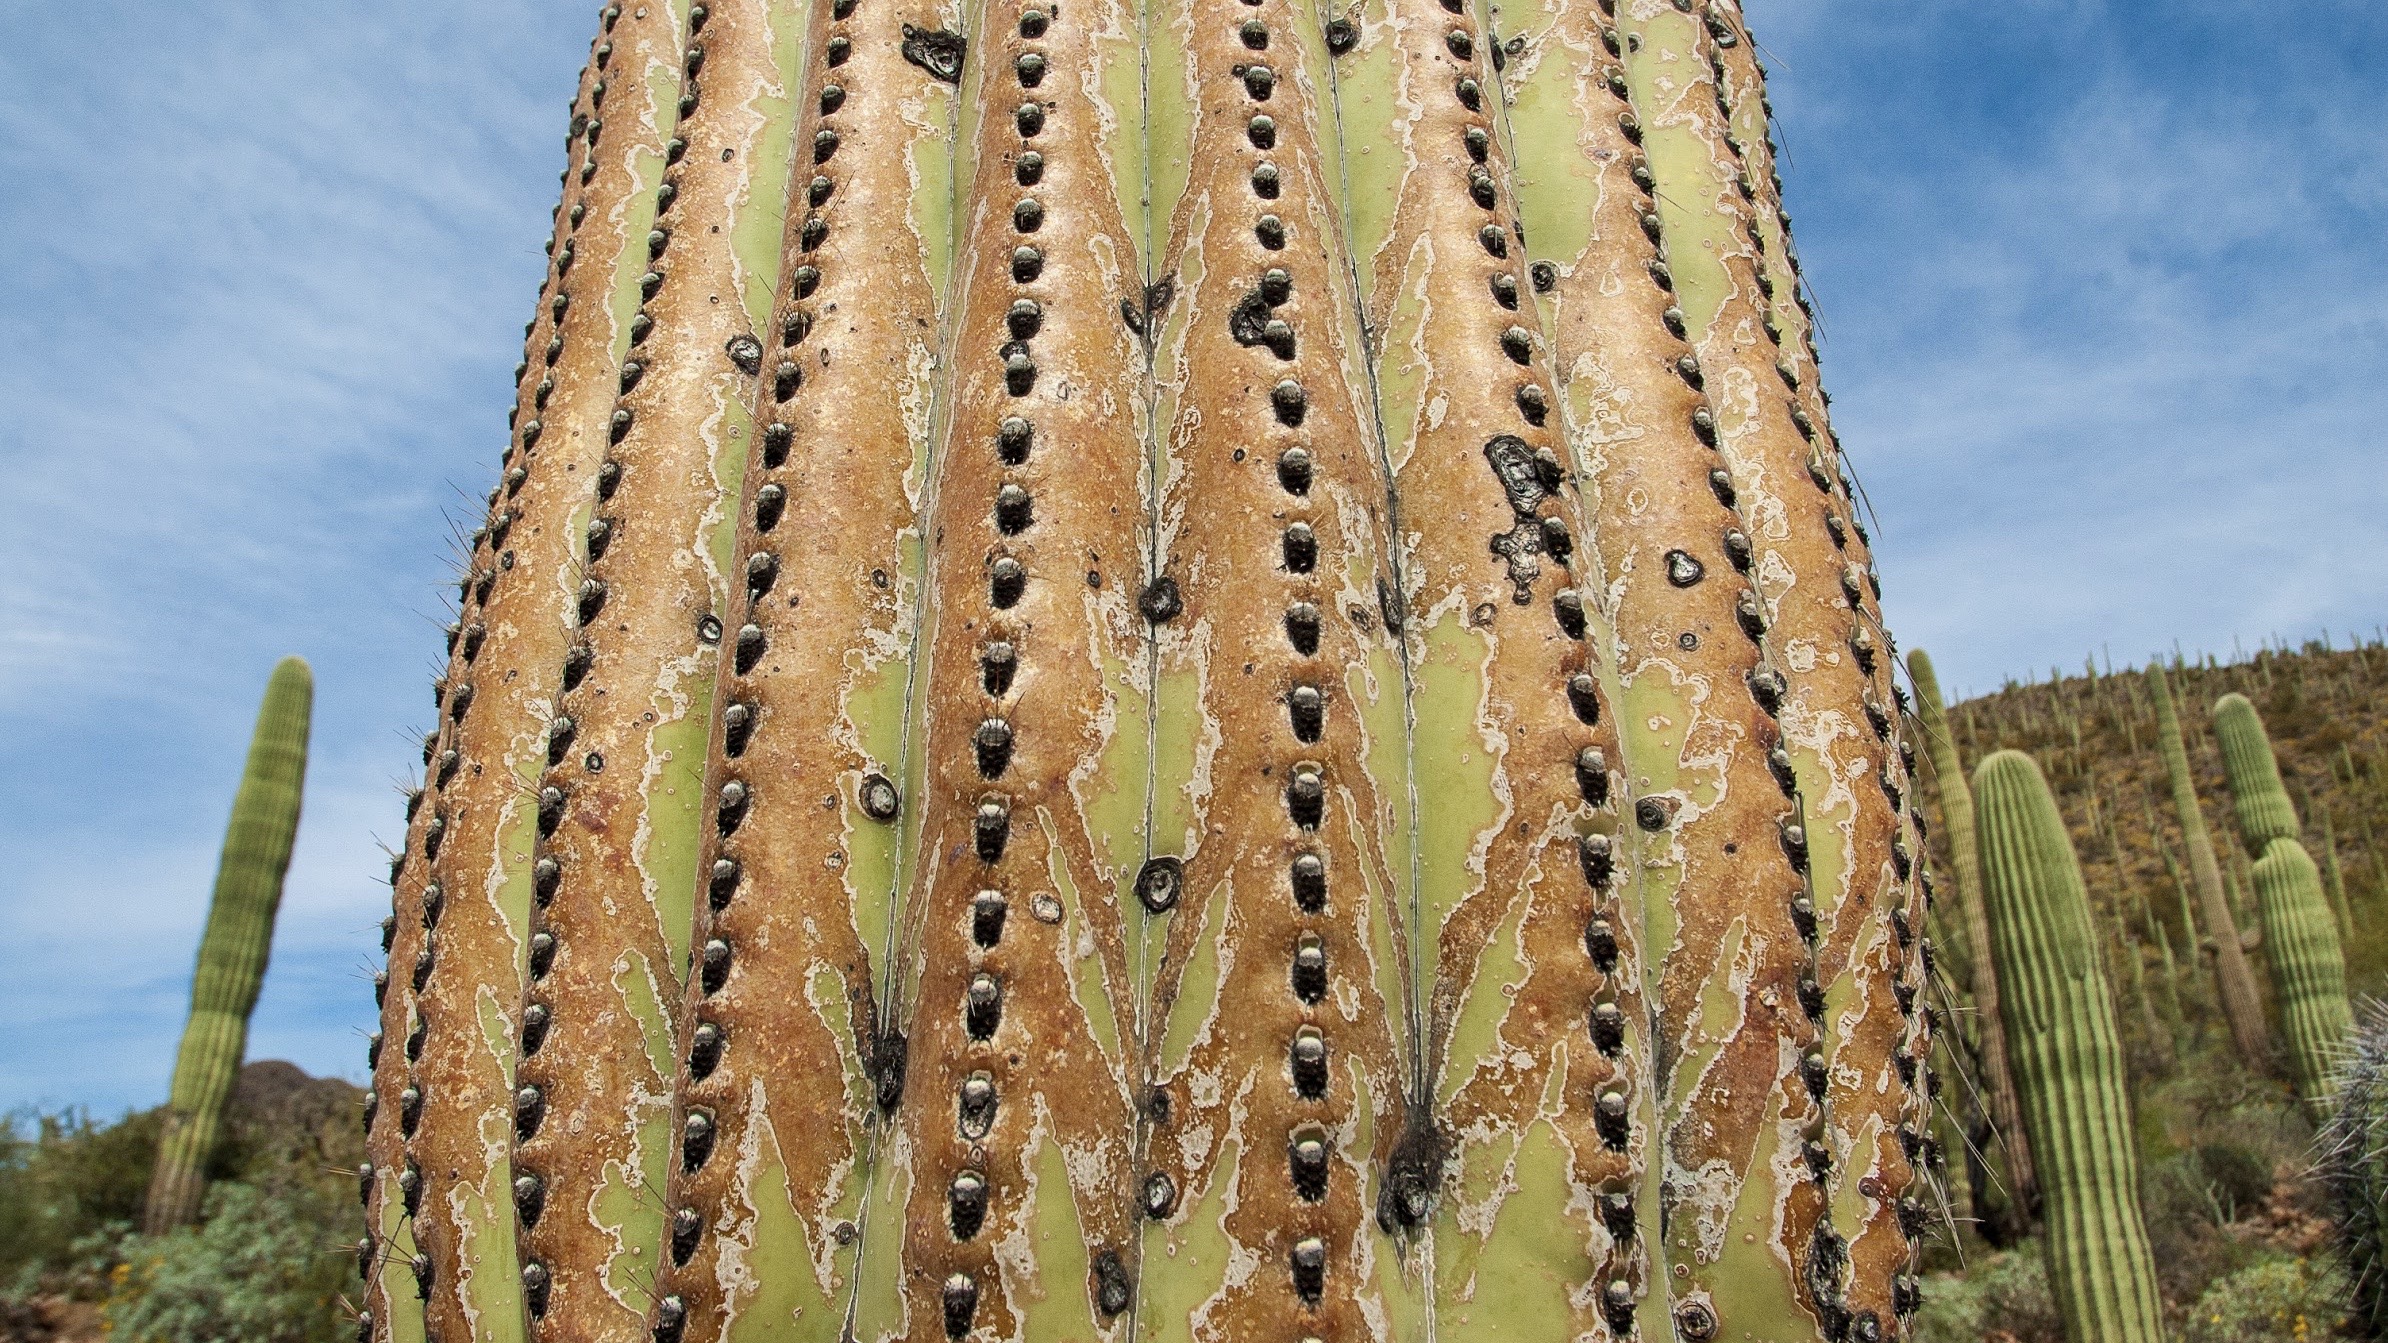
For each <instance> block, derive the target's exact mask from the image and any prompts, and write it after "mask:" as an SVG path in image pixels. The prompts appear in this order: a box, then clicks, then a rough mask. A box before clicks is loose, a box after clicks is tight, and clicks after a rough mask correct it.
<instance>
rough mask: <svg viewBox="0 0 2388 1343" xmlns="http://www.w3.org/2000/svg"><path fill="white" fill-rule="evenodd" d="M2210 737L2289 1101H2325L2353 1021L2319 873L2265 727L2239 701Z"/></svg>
mask: <svg viewBox="0 0 2388 1343" xmlns="http://www.w3.org/2000/svg"><path fill="white" fill-rule="evenodd" d="M2214 736H2215V739H2216V740H2217V741H2219V742H2221V744H2222V765H2223V772H2224V774H2225V776H2226V777H2227V778H2228V780H2229V783H2230V792H2231V801H2232V803H2233V804H2234V805H2235V807H2236V808H2237V811H2238V816H2239V830H2240V833H2241V835H2242V836H2243V837H2244V838H2245V840H2246V844H2247V850H2248V852H2250V853H2252V854H2254V855H2255V856H2256V857H2255V864H2254V866H2253V868H2252V869H2250V873H2249V877H2250V879H2249V881H2248V885H2250V886H2251V887H2253V888H2254V894H2255V901H2256V909H2257V912H2258V913H2259V914H2260V916H2261V917H2262V919H2263V926H2264V959H2265V961H2266V962H2267V963H2268V964H2269V965H2270V966H2271V967H2272V985H2273V988H2274V990H2275V991H2276V992H2277V994H2278V996H2279V1001H2280V1024H2281V1036H2282V1040H2283V1043H2284V1044H2286V1045H2287V1047H2288V1060H2289V1073H2290V1075H2291V1077H2292V1079H2293V1080H2294V1081H2295V1082H2296V1084H2297V1094H2299V1095H2301V1096H2303V1097H2305V1098H2306V1099H2307V1100H2320V1099H2321V1098H2323V1097H2324V1096H2326V1095H2327V1094H2328V1093H2329V1090H2330V1085H2331V1077H2332V1075H2333V1074H2334V1073H2335V1072H2336V1070H2337V1066H2338V1053H2339V1049H2340V1045H2341V1042H2342V1041H2344V1040H2345V1039H2346V1034H2347V1031H2348V1029H2349V1028H2350V1027H2351V1026H2352V1025H2353V1022H2354V1017H2353V1013H2352V1011H2351V1010H2350V1009H2349V1007H2348V1005H2347V970H2346V957H2345V954H2344V952H2343V951H2342V950H2341V948H2340V944H2339V940H2338V920H2337V917H2336V916H2335V915H2334V914H2332V912H2331V910H2330V901H2329V897H2328V896H2327V895H2325V894H2324V893H2323V890H2322V874H2321V871H2320V870H2319V869H2318V868H2316V867H2315V866H2314V862H2313V858H2312V856H2311V855H2310V854H2308V853H2306V852H2305V846H2304V844H2302V843H2300V842H2299V841H2298V839H2297V836H2298V834H2299V833H2300V830H2301V827H2300V826H2299V825H2298V823H2297V809H2296V807H2295V806H2294V805H2293V804H2292V803H2290V801H2289V796H2288V789H2287V788H2285V787H2283V786H2282V784H2281V782H2280V765H2279V762H2278V761H2277V760H2275V759H2274V758H2273V755H2272V741H2271V738H2270V737H2268V736H2267V735H2265V733H2264V723H2263V719H2262V718H2261V717H2259V716H2258V715H2257V714H2256V711H2255V706H2254V705H2253V704H2250V703H2248V702H2247V697H2246V696H2244V695H2224V696H2223V697H2222V698H2221V699H2219V700H2216V701H2215V702H2214Z"/></svg>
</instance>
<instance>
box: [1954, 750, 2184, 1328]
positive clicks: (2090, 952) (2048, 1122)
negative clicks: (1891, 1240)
mask: <svg viewBox="0 0 2388 1343" xmlns="http://www.w3.org/2000/svg"><path fill="white" fill-rule="evenodd" d="M1973 787H1974V796H1975V798H1976V799H1977V801H1978V803H1979V805H1980V819H1981V854H1982V878H1983V887H1984V890H1985V891H1986V893H1987V895H1988V898H1989V906H1990V949H1991V954H1992V955H1994V956H1996V957H1997V959H1998V965H1999V972H2000V975H2001V978H2002V984H2003V986H2004V988H2005V989H2006V993H2005V995H2004V996H2003V997H2002V998H2001V999H2000V1003H2001V1005H2002V1010H2003V1011H2004V1013H2005V1015H2006V1024H2007V1047H2008V1049H2009V1050H2011V1051H2012V1061H2013V1063H2014V1066H2015V1080H2016V1082H2017V1083H2018V1085H2019V1088H2020V1090H2021V1092H2022V1099H2023V1111H2024V1122H2025V1124H2026V1125H2027V1126H2028V1127H2029V1129H2030V1131H2031V1135H2032V1151H2033V1152H2034V1154H2036V1155H2037V1156H2038V1157H2039V1173H2040V1193H2041V1198H2042V1203H2043V1208H2044V1211H2045V1219H2046V1249H2047V1256H2048V1281H2049V1286H2050V1287H2051V1288H2052V1289H2053V1290H2054V1292H2055V1294H2056V1299H2057V1305H2058V1308H2059V1310H2061V1311H2062V1312H2063V1314H2064V1316H2065V1324H2066V1330H2065V1332H2066V1334H2067V1336H2068V1337H2071V1338H2076V1339H2083V1340H2087V1339H2098V1340H2100V1341H2101V1343H2109V1341H2112V1343H2136V1341H2137V1340H2149V1341H2151V1343H2153V1341H2155V1340H2161V1339H2162V1338H2163V1337H2164V1325H2163V1312H2162V1304H2161V1302H2160V1300H2159V1298H2158V1296H2157V1291H2156V1272H2155V1263H2154V1261H2153V1259H2152V1258H2151V1256H2150V1255H2149V1252H2148V1240H2147V1228H2146V1226H2145V1225H2144V1224H2143V1223H2142V1222H2141V1220H2140V1212H2139V1152H2138V1148H2137V1146H2136V1145H2135V1143H2134V1140H2133V1137H2132V1129H2131V1100H2130V1093H2129V1092H2128V1091H2127V1090H2126V1089H2125V1087H2124V1083H2123V1059H2122V1045H2121V1043H2120V1040H2119V1037H2118V1036H2117V1035H2116V1033H2115V1023H2114V1005H2113V996H2112V990H2111V989H2110V988H2109V986H2108V985H2107V983H2106V975H2105V972H2104V971H2103V970H2101V969H2100V968H2099V965H2098V939H2097V934H2096V932H2095V931H2094V930H2093V928H2092V927H2091V924H2090V912H2089V897H2088V894H2087V893H2086V892H2085V891H2084V890H2083V888H2082V884H2081V865H2080V863H2079V861H2078V860H2077V859H2076V858H2075V857H2074V854H2073V844H2072V840H2071V839H2070V838H2069V837H2068V836H2067V835H2066V833H2065V822H2064V817H2063V815H2062V814H2061V813H2059V812H2058V811H2057V809H2056V799H2055V798H2054V797H2052V796H2050V794H2049V792H2048V784H2047V781H2046V780H2044V779H2042V778H2041V777H2040V767H2039V766H2038V765H2037V764H2034V763H2033V761H2032V758H2031V757H2030V756H2028V755H2025V754H2023V753H2022V752H2020V751H1999V752H1997V753H1995V754H1993V755H1992V756H1990V758H1989V759H1987V760H1984V761H1983V762H1982V763H1981V765H1980V766H1979V767H1978V768H1977V769H1976V770H1975V771H1974V777H1973Z"/></svg>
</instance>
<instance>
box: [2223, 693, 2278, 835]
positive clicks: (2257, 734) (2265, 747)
mask: <svg viewBox="0 0 2388 1343" xmlns="http://www.w3.org/2000/svg"><path fill="white" fill-rule="evenodd" d="M2214 740H2215V741H2216V742H2217V743H2218V744H2220V746H2221V747H2222V774H2223V778H2224V781H2225V782H2227V783H2228V784H2229V785H2230V796H2231V806H2232V810H2233V811H2234V812H2236V813H2237V815H2238V819H2239V833H2240V834H2241V835H2242V836H2244V838H2245V841H2246V845H2247V852H2248V853H2250V854H2254V855H2258V856H2260V855H2262V853H2263V852H2264V846H2266V845H2268V844H2270V843H2271V842H2272V841H2273V840H2276V839H2295V838H2297V836H2298V834H2299V826H2298V824H2297V808H2296V805H2295V804H2294V803H2292V802H2290V801H2289V795H2288V788H2287V787H2286V786H2285V785H2283V784H2282V783H2281V781H2280V762H2279V761H2278V760H2276V759H2274V758H2273V755H2272V742H2271V739H2270V738H2269V737H2267V736H2266V735H2264V721H2263V719H2262V718H2261V717H2259V716H2258V715H2257V714H2256V712H2255V706H2254V705H2253V704H2250V703H2248V701H2247V697H2246V696H2245V695H2236V694H2233V695H2224V696H2223V697H2222V698H2220V699H2218V700H2216V701H2214Z"/></svg>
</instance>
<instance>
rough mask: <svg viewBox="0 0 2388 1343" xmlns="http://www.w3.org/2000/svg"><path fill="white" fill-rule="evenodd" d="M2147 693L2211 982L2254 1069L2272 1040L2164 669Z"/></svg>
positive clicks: (2155, 672)
mask: <svg viewBox="0 0 2388 1343" xmlns="http://www.w3.org/2000/svg"><path fill="white" fill-rule="evenodd" d="M2147 678H2148V690H2149V691H2150V692H2151V693H2152V694H2153V695H2154V696H2155V699H2156V745H2157V749H2158V750H2159V751H2161V752H2162V753H2163V755H2164V772H2165V774H2166V775H2167V776H2168V777H2169V778H2170V780H2171V783H2172V805H2173V811H2174V814H2175V815H2176V816H2178V817H2179V819H2180V823H2181V842H2182V847H2183V848H2184V849H2186V850H2187V852H2188V857H2189V875H2190V879H2191V881H2192V882H2193V883H2194V884H2195V886H2196V888H2197V903H2198V907H2199V912H2201V913H2202V914H2204V915H2205V926H2206V933H2207V935H2208V936H2209V937H2210V938H2212V939H2213V943H2214V980H2215V985H2216V987H2217V988H2219V989H2220V990H2221V997H2222V1015H2223V1018H2224V1019H2225V1020H2226V1021H2228V1022H2229V1023H2230V1033H2231V1040H2232V1042H2233V1043H2235V1044H2236V1045H2237V1046H2238V1048H2239V1055H2240V1057H2241V1058H2243V1059H2245V1060H2247V1062H2248V1063H2249V1064H2250V1065H2251V1066H2254V1067H2263V1066H2265V1065H2264V1063H2263V1062H2262V1061H2263V1060H2266V1059H2269V1058H2271V1056H2272V1035H2271V1031H2270V1029H2269V1028H2267V1027H2266V1026H2265V1024H2264V1008H2263V999H2262V998H2261V997H2259V996H2258V995H2257V993H2256V988H2255V972H2254V971H2253V970H2252V969H2250V968H2249V967H2248V964H2247V952H2246V949H2245V948H2244V947H2242V946H2241V945H2240V944H2239V924H2238V920H2237V919H2235V918H2233V917H2232V916H2231V910H2230V902H2229V900H2228V899H2227V898H2226V897H2225V895H2224V894H2223V889H2222V869H2221V868H2220V867H2219V866H2218V865H2217V864H2216V863H2215V861H2214V841H2213V837H2212V835H2211V834H2210V833H2209V832H2208V831H2207V829H2206V817H2205V813H2204V811H2202V810H2201V809H2200V808H2199V807H2198V804H2197V785H2196V782H2195V779H2194V777H2193V776H2192V775H2191V774H2190V772H2189V750H2188V747H2187V746H2186V745H2185V744H2184V743H2183V742H2182V740H2181V720H2180V716H2179V715H2178V713H2176V712H2175V710H2174V708H2173V698H2172V684H2171V682H2169V681H2168V680H2166V678H2165V675H2164V668H2163V667H2161V666H2151V667H2149V668H2148V671H2147Z"/></svg>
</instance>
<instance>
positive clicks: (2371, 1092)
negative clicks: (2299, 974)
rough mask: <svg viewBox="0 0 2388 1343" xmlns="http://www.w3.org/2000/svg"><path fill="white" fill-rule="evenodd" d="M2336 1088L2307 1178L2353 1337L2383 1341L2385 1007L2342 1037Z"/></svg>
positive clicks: (2387, 1297) (2387, 1136) (2387, 1320)
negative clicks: (2318, 1197) (2326, 1218)
mask: <svg viewBox="0 0 2388 1343" xmlns="http://www.w3.org/2000/svg"><path fill="white" fill-rule="evenodd" d="M2344 1050H2345V1053H2344V1056H2343V1058H2342V1059H2341V1068H2340V1072H2339V1076H2338V1089H2337V1091H2336V1092H2335V1093H2334V1094H2333V1095H2332V1096H2331V1097H2330V1100H2329V1102H2328V1106H2329V1110H2328V1117H2327V1118H2326V1119H2325V1120H2324V1121H2323V1124H2322V1131H2321V1132H2320V1133H2319V1134H2317V1135H2316V1136H2315V1139H2314V1154H2315V1160H2314V1172H2315V1174H2316V1176H2317V1177H2318V1178H2319V1179H2320V1181H2321V1185H2322V1189H2323V1192H2324V1194H2325V1196H2326V1197H2327V1199H2328V1201H2329V1202H2328V1208H2329V1215H2330V1219H2331V1220H2332V1221H2333V1222H2334V1223H2336V1224H2337V1228H2338V1235H2337V1237H2336V1240H2335V1244H2334V1249H2335V1250H2336V1252H2337V1256H2338V1259H2339V1261H2340V1262H2341V1263H2342V1264H2344V1265H2345V1267H2346V1271H2347V1276H2348V1279H2349V1281H2348V1291H2347V1306H2348V1313H2349V1315H2350V1316H2352V1319H2353V1325H2354V1337H2356V1338H2361V1339H2369V1340H2374V1341H2375V1343H2376V1341H2377V1340H2380V1339H2388V1006H2381V1005H2377V1004H2374V1005H2372V1006H2371V1007H2369V1008H2368V1009H2366V1011H2365V1014H2364V1020H2363V1023H2362V1025H2361V1026H2360V1027H2359V1028H2358V1029H2357V1030H2356V1031H2355V1032H2354V1033H2353V1034H2352V1035H2351V1036H2350V1037H2348V1039H2347V1041H2346V1044H2345V1046H2344Z"/></svg>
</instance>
